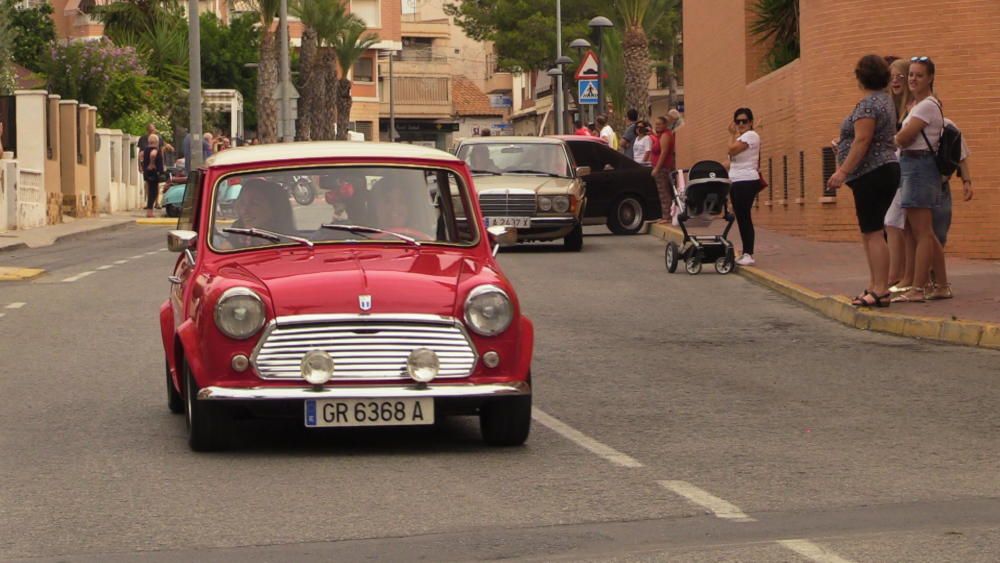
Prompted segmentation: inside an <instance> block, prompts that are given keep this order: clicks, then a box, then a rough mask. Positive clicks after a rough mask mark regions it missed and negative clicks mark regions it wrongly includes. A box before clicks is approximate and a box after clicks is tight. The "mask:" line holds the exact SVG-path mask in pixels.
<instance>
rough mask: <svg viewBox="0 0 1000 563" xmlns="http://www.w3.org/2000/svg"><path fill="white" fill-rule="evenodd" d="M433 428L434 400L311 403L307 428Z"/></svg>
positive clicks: (307, 412)
mask: <svg viewBox="0 0 1000 563" xmlns="http://www.w3.org/2000/svg"><path fill="white" fill-rule="evenodd" d="M419 424H434V399H433V398H429V397H428V398H423V399H308V400H306V426H307V427H310V428H330V427H349V426H411V425H419Z"/></svg>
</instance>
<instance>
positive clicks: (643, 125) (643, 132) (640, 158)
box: [632, 121, 653, 166]
mask: <svg viewBox="0 0 1000 563" xmlns="http://www.w3.org/2000/svg"><path fill="white" fill-rule="evenodd" d="M652 138H653V137H652V136H651V135H650V134H649V123H647V122H645V121H639V122H636V124H635V142H634V143H633V144H632V160H634V161H636V162H638V163H639V164H641V165H643V166H652V165H653V163H652V162H650V154H649V153H650V151H651V150H652V149H653V141H652Z"/></svg>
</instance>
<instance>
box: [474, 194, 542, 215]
mask: <svg viewBox="0 0 1000 563" xmlns="http://www.w3.org/2000/svg"><path fill="white" fill-rule="evenodd" d="M535 205H536V204H535V192H532V191H527V192H512V191H505V192H486V193H482V194H479V207H481V208H482V209H483V215H485V216H487V217H534V216H535Z"/></svg>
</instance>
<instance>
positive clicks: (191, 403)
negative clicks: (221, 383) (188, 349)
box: [183, 361, 226, 452]
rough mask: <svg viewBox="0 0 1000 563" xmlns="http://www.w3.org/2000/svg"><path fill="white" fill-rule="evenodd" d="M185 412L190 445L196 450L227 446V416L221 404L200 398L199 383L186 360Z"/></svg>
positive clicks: (202, 450) (208, 450)
mask: <svg viewBox="0 0 1000 563" xmlns="http://www.w3.org/2000/svg"><path fill="white" fill-rule="evenodd" d="M183 370H184V412H185V413H186V414H187V429H188V446H190V448H191V449H192V450H193V451H196V452H211V451H216V450H221V449H223V448H224V447H225V440H224V438H225V436H224V431H225V422H226V420H225V416H224V413H222V412H219V405H213V404H211V403H210V402H208V401H199V400H198V384H197V383H196V382H195V380H194V376H193V375H192V374H191V368H190V367H189V366H188V365H187V362H186V361H185V362H184V367H183Z"/></svg>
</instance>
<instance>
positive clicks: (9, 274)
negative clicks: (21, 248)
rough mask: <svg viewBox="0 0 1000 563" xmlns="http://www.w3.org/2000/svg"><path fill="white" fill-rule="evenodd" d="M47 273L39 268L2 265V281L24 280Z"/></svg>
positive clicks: (0, 278) (0, 276)
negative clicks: (6, 266)
mask: <svg viewBox="0 0 1000 563" xmlns="http://www.w3.org/2000/svg"><path fill="white" fill-rule="evenodd" d="M44 273H45V270H39V269H38V268H5V267H3V266H0V281H24V280H30V279H34V278H37V277H38V276H40V275H42V274H44Z"/></svg>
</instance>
